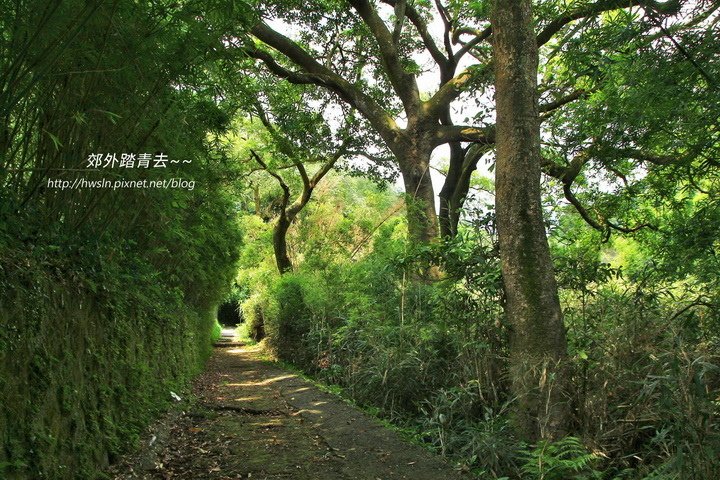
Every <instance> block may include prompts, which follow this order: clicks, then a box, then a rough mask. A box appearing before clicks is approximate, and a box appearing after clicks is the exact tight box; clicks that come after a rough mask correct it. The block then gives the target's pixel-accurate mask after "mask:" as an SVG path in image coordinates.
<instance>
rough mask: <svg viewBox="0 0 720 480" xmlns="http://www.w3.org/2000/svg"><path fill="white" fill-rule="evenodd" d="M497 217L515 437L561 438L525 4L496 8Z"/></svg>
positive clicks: (556, 326)
mask: <svg viewBox="0 0 720 480" xmlns="http://www.w3.org/2000/svg"><path fill="white" fill-rule="evenodd" d="M491 21H492V28H493V48H494V59H495V77H496V78H495V87H496V92H495V95H496V102H497V124H496V125H497V137H496V145H497V160H496V161H497V164H496V214H497V226H498V236H499V242H500V256H501V262H502V273H503V282H504V285H505V292H506V296H507V304H506V314H507V317H508V320H509V323H510V325H511V329H512V332H511V340H510V376H511V382H512V389H513V394H514V397H515V408H514V417H513V420H514V422H515V426H516V429H517V432H518V435H519V437H520V438H521V439H523V440H526V441H531V442H533V441H536V440H537V439H539V438H545V439H555V438H559V437H561V436H563V435H564V434H565V433H566V432H567V425H568V420H569V418H568V406H567V402H566V396H565V394H564V390H565V386H566V379H565V370H564V364H565V358H566V349H567V342H566V339H565V329H564V325H563V319H562V312H561V309H560V302H559V299H558V291H557V283H556V281H555V276H554V272H553V266H552V259H551V257H550V250H549V247H548V242H547V237H546V232H545V226H544V223H543V216H542V208H541V203H540V127H539V116H538V99H537V67H538V47H537V43H536V37H535V33H534V29H533V16H532V8H531V1H530V0H495V1H494V2H493V11H492V18H491Z"/></svg>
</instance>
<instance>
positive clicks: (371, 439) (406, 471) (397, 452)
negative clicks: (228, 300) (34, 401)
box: [110, 331, 468, 480]
mask: <svg viewBox="0 0 720 480" xmlns="http://www.w3.org/2000/svg"><path fill="white" fill-rule="evenodd" d="M230 335H231V334H230V333H228V332H227V331H226V332H224V337H223V339H222V341H221V342H222V343H221V344H220V346H219V347H218V348H216V349H215V352H214V354H213V356H212V357H211V358H210V360H209V362H208V366H207V369H206V371H205V373H203V374H202V375H201V376H200V377H199V378H198V379H197V381H196V382H195V384H194V395H195V397H196V398H195V399H194V401H193V402H191V403H190V404H188V405H187V408H186V409H185V411H177V412H175V413H171V414H168V415H166V416H165V417H163V418H162V419H160V420H159V421H158V422H156V423H155V424H154V425H153V426H152V427H151V428H150V429H149V430H148V432H147V434H146V435H145V436H144V437H143V439H142V442H143V445H144V447H143V448H142V449H141V451H139V452H136V453H134V454H131V455H128V456H127V457H124V458H122V459H120V461H119V462H118V463H116V465H115V466H114V467H113V468H112V470H111V472H110V477H111V478H115V479H116V480H130V479H148V480H149V479H153V480H155V479H163V480H169V479H178V480H180V479H182V480H185V479H187V480H190V479H193V480H197V479H217V480H228V479H238V478H252V479H258V480H280V479H292V480H325V479H327V480H356V479H357V480H391V479H408V480H410V479H412V480H444V479H447V480H456V479H457V480H459V479H467V478H468V477H467V476H466V475H462V474H460V473H459V472H457V471H455V470H454V469H453V468H452V467H451V466H450V465H448V464H447V463H445V462H444V461H443V460H442V459H441V458H440V457H437V456H435V455H433V454H431V453H430V452H428V451H426V450H424V449H423V448H421V447H419V446H416V445H413V444H409V443H407V442H405V441H404V440H403V439H402V438H400V436H399V435H398V434H397V433H395V432H393V431H391V430H389V429H387V428H386V427H384V426H382V425H381V424H380V423H379V422H378V421H377V420H376V419H374V418H372V417H370V416H368V415H366V414H365V413H363V412H361V411H359V410H357V409H356V408H353V407H352V406H350V405H348V404H346V403H344V402H343V401H342V400H341V399H339V398H337V397H335V396H333V395H331V394H328V393H325V392H323V391H321V390H319V389H318V388H317V387H316V386H314V385H313V384H312V383H310V382H308V381H307V380H305V379H303V378H302V377H299V376H298V375H296V374H293V373H291V372H288V371H286V370H284V369H282V368H280V367H279V366H277V365H275V364H273V363H271V362H266V361H263V360H262V356H261V353H260V349H259V347H257V346H245V345H242V344H240V343H235V342H233V340H232V338H230ZM183 402H185V400H183ZM183 407H184V406H183Z"/></svg>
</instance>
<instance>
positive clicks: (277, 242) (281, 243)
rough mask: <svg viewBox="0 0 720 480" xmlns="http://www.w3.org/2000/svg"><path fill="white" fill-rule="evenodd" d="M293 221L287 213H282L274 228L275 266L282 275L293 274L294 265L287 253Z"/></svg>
mask: <svg viewBox="0 0 720 480" xmlns="http://www.w3.org/2000/svg"><path fill="white" fill-rule="evenodd" d="M291 223H292V221H291V220H290V219H289V218H287V216H286V215H285V213H281V214H280V217H279V218H278V219H277V221H276V222H275V226H274V227H273V250H274V251H275V264H276V265H277V269H278V272H280V275H282V274H283V273H287V272H292V270H293V264H292V261H291V260H290V256H289V255H288V251H287V232H288V229H289V228H290V224H291Z"/></svg>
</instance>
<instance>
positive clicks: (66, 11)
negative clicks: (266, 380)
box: [0, 1, 241, 479]
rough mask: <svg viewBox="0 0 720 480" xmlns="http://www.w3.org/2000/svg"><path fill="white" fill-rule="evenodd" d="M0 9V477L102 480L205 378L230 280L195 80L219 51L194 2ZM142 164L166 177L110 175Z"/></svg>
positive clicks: (207, 111) (232, 240) (208, 119)
mask: <svg viewBox="0 0 720 480" xmlns="http://www.w3.org/2000/svg"><path fill="white" fill-rule="evenodd" d="M2 12H3V14H2V15H0V30H1V31H2V37H1V42H2V43H1V44H0V46H1V51H2V56H1V57H0V62H2V64H1V66H0V71H1V72H2V74H1V78H0V79H1V81H2V102H0V117H1V118H2V126H1V127H0V293H1V296H0V322H1V323H0V325H1V326H0V477H2V478H58V479H60V478H67V479H78V478H96V476H97V469H98V467H102V466H103V465H105V464H107V462H108V459H112V458H113V456H115V455H116V454H117V453H119V452H120V451H122V450H124V449H126V448H127V447H128V445H131V444H132V442H133V441H136V440H137V437H138V434H139V432H140V431H141V429H142V428H143V427H144V426H145V425H146V424H147V423H148V422H149V421H150V420H151V419H152V418H153V416H154V415H155V414H156V413H157V412H158V411H159V410H161V409H162V408H164V407H165V406H166V404H167V403H168V402H169V401H170V398H171V397H170V391H171V390H174V391H180V392H182V389H183V388H184V385H185V384H186V382H187V381H188V380H189V379H190V378H191V377H192V376H193V375H194V374H195V373H197V372H198V371H199V369H200V368H201V366H202V364H203V361H204V359H205V358H206V357H207V355H208V353H209V350H210V341H211V333H212V330H213V325H214V323H215V320H214V313H215V307H216V306H217V303H218V302H219V301H220V300H221V298H222V296H223V295H224V294H225V290H227V288H228V287H229V285H230V282H231V279H232V275H233V266H234V261H235V259H236V258H237V248H238V245H239V243H240V240H241V239H240V236H239V229H238V227H237V223H236V222H235V221H234V219H233V215H234V202H232V200H231V199H230V197H229V196H228V194H227V191H226V187H225V184H226V183H227V182H226V180H225V179H224V176H225V174H226V171H225V169H224V168H222V158H223V154H222V152H221V151H220V150H218V149H212V148H211V145H210V144H209V143H208V140H207V133H208V132H210V131H220V130H221V129H223V128H224V125H225V124H226V122H227V119H228V118H229V116H228V113H227V111H223V110H222V109H220V108H219V107H218V106H217V105H216V104H215V102H214V101H213V99H212V96H211V95H209V94H208V93H207V92H206V86H204V85H203V84H202V82H200V81H199V80H200V79H202V77H201V76H198V75H199V73H200V72H201V71H202V69H203V64H204V62H205V61H206V60H209V58H208V56H209V54H210V52H211V47H212V46H213V45H217V42H218V41H219V37H218V36H217V35H214V34H213V33H212V31H210V30H209V29H208V28H207V25H204V24H202V23H201V22H200V20H199V19H200V17H199V16H198V13H199V11H198V10H197V9H196V7H194V6H192V5H190V4H185V5H182V6H180V5H178V4H170V2H168V4H167V5H165V4H161V3H155V4H152V5H145V4H138V3H136V2H130V1H127V2H126V1H123V2H113V3H112V4H111V3H107V2H3V3H2ZM6 13H7V14H6ZM210 14H211V12H208V15H210ZM213 42H215V43H213ZM189 46H190V47H189ZM142 152H147V153H150V154H151V155H152V156H153V160H154V158H155V157H156V156H157V155H159V154H163V155H166V158H167V159H168V163H167V164H166V165H167V166H166V167H165V168H162V167H158V168H155V167H154V166H153V164H152V163H151V165H150V167H149V168H140V165H139V164H138V165H137V166H136V168H122V167H120V166H119V165H118V164H116V163H112V160H111V162H110V164H109V165H106V164H105V159H106V156H107V155H108V154H110V155H112V154H115V156H116V159H117V160H118V161H119V160H121V157H122V154H123V153H133V154H136V155H139V154H140V153H142ZM91 154H101V155H102V156H103V162H102V163H103V164H102V165H100V166H99V168H92V166H91V165H89V162H88V158H89V157H90V155H91ZM138 160H139V158H138V159H136V161H138ZM171 160H187V162H181V163H174V162H171ZM180 178H182V179H183V181H184V182H185V184H184V185H185V186H184V187H183V188H152V187H145V188H113V187H103V188H93V187H90V186H85V187H84V188H70V186H69V185H71V184H72V183H73V182H75V181H76V180H78V179H80V180H84V181H96V180H98V181H101V180H103V179H105V180H108V181H110V182H111V184H112V185H114V184H115V182H116V181H118V180H124V181H131V180H139V181H142V180H148V181H151V180H159V181H162V180H166V181H171V180H172V179H180ZM59 182H67V184H66V185H65V187H64V188H59V185H61V183H59Z"/></svg>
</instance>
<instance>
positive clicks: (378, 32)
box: [349, 0, 420, 115]
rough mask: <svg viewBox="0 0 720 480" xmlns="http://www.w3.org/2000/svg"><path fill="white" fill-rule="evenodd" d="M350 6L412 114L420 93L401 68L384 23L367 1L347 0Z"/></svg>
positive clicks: (398, 55) (415, 83)
mask: <svg viewBox="0 0 720 480" xmlns="http://www.w3.org/2000/svg"><path fill="white" fill-rule="evenodd" d="M349 3H350V5H352V6H353V8H354V9H355V10H356V11H357V12H358V14H359V15H360V17H361V18H362V19H363V22H364V23H365V25H367V27H368V28H369V29H370V32H371V33H372V36H373V37H374V38H375V41H376V42H377V44H378V47H379V51H380V57H381V61H382V64H383V67H384V68H385V72H386V73H387V75H388V79H389V80H390V83H391V84H392V86H393V89H394V90H395V92H396V93H397V94H398V96H399V97H400V100H401V101H402V103H403V106H404V107H405V112H406V113H407V114H408V115H411V114H414V113H415V111H416V110H417V107H418V106H419V105H420V91H419V90H418V86H417V80H416V79H415V76H414V75H412V74H410V73H407V72H406V71H405V69H404V68H403V66H402V63H403V62H402V59H401V58H400V53H399V52H398V49H397V45H396V44H395V43H394V42H393V36H392V34H391V33H390V30H388V28H387V25H385V22H383V20H382V19H381V18H380V16H379V15H378V14H377V11H376V10H375V8H374V7H373V6H372V5H371V4H370V2H369V1H368V0H349Z"/></svg>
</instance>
